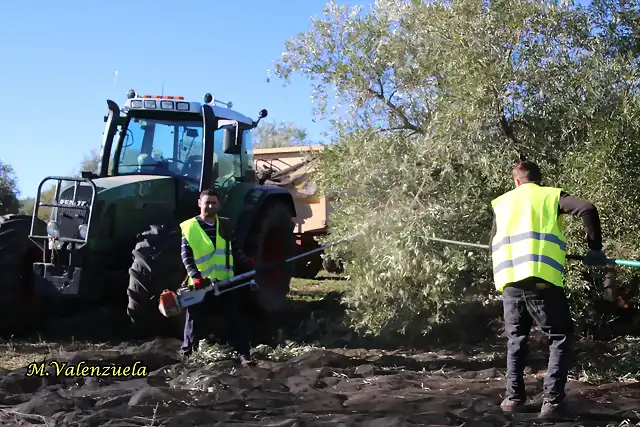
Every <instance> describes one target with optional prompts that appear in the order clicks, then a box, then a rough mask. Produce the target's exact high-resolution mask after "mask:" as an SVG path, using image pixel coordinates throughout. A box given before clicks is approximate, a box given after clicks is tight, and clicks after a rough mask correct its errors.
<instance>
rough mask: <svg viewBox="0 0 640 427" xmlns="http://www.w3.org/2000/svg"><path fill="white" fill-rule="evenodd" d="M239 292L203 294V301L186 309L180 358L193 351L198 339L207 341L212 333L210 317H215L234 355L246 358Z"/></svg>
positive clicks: (246, 342)
mask: <svg viewBox="0 0 640 427" xmlns="http://www.w3.org/2000/svg"><path fill="white" fill-rule="evenodd" d="M242 296H243V293H242V292H238V290H235V291H230V292H226V293H224V294H222V295H219V296H217V297H216V296H215V295H213V294H212V293H209V294H207V296H206V298H205V300H204V301H202V302H201V303H200V304H196V305H194V306H192V307H190V308H189V309H188V310H187V313H186V319H185V325H184V341H183V343H182V347H181V349H180V353H181V354H183V355H185V356H186V355H189V354H191V353H192V352H193V349H194V346H197V345H198V343H199V342H200V340H202V339H205V338H207V337H208V336H209V335H210V334H211V333H212V331H213V329H212V326H213V324H212V320H213V318H212V317H213V315H214V313H215V314H219V315H220V317H221V318H222V322H223V331H224V332H225V334H224V335H226V337H224V338H226V339H223V341H226V342H227V343H228V344H230V345H231V346H232V347H233V348H234V349H235V350H236V351H237V352H238V353H240V354H241V355H244V356H246V357H248V356H249V350H250V348H251V347H250V341H249V334H248V333H247V322H246V317H245V316H244V315H243V312H242V305H241V302H242V301H241V299H240V298H242Z"/></svg>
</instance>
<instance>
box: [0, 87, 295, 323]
mask: <svg viewBox="0 0 640 427" xmlns="http://www.w3.org/2000/svg"><path fill="white" fill-rule="evenodd" d="M127 98H128V99H127V100H126V102H125V105H124V107H123V108H122V109H121V108H120V107H119V106H118V105H117V104H116V103H115V102H113V101H111V100H107V104H108V107H109V112H108V115H107V116H105V123H106V128H105V132H104V136H103V142H102V149H101V163H100V167H99V171H98V173H97V174H95V173H94V172H88V171H83V172H82V177H81V178H74V177H58V176H49V177H47V178H45V179H43V180H42V182H41V183H40V186H39V188H38V196H37V198H36V202H35V207H34V212H33V215H32V216H25V215H7V216H4V217H2V218H0V272H2V273H1V274H0V291H1V292H2V295H3V298H2V299H1V301H2V307H1V308H2V310H1V311H0V313H1V314H0V329H2V330H3V331H2V332H4V333H7V332H8V333H17V332H18V331H20V330H21V329H22V328H23V327H25V326H27V324H28V323H29V322H28V320H27V319H29V320H33V319H37V318H38V316H35V315H34V314H33V313H34V312H37V313H38V314H40V315H41V316H40V321H42V313H43V311H45V310H43V307H58V308H59V307H67V306H69V305H71V306H75V303H80V304H81V305H83V306H90V305H91V304H97V305H98V306H104V305H106V304H115V305H119V306H120V307H121V310H123V312H124V310H125V307H126V312H127V314H128V317H129V318H130V320H131V322H132V323H133V325H134V326H135V329H137V330H139V331H142V332H145V333H150V334H156V333H159V331H162V330H165V329H166V326H167V323H166V322H167V321H168V319H167V318H165V317H163V316H162V315H161V314H160V312H159V310H158V296H159V294H160V293H161V292H162V291H163V290H164V289H170V290H176V289H177V288H178V287H180V285H181V284H182V283H183V282H184V280H185V278H186V271H185V269H184V267H183V265H182V261H181V256H180V239H181V233H180V229H179V223H180V222H182V221H184V220H185V219H188V218H190V217H193V216H196V215H197V214H198V213H199V208H198V205H197V199H198V197H199V193H200V191H202V190H203V189H205V188H215V189H217V191H218V192H219V193H220V194H221V198H222V202H223V208H222V211H221V213H220V214H221V215H222V216H226V217H228V218H230V219H231V220H232V221H233V223H234V226H235V231H236V236H235V237H236V243H235V244H236V245H238V246H239V247H241V248H242V249H243V250H244V251H245V253H247V255H249V256H252V257H253V258H254V260H255V261H256V264H257V266H258V267H260V266H261V265H265V264H270V263H273V262H278V261H284V260H285V259H287V258H289V257H292V256H294V255H295V254H296V242H295V237H294V229H293V227H294V223H293V217H295V215H296V212H295V207H294V203H293V200H292V197H291V194H290V193H289V192H288V191H287V190H286V189H281V188H278V187H270V186H263V185H259V184H257V182H256V177H255V171H254V160H253V148H252V143H251V130H252V129H253V128H255V127H256V126H257V125H258V122H259V121H260V119H262V118H264V117H266V116H267V111H266V110H262V111H260V115H259V118H258V120H257V121H253V120H252V119H250V118H249V117H246V116H244V115H243V114H240V113H238V112H236V111H234V110H232V109H231V104H230V103H229V104H226V106H225V107H221V106H218V105H216V103H219V101H215V100H214V99H213V97H212V96H211V94H209V93H207V94H206V95H205V96H204V102H203V103H200V102H187V101H184V98H183V97H172V96H149V95H144V96H139V95H138V94H137V93H136V92H135V91H134V90H130V91H129V92H128V94H127ZM52 181H55V182H57V184H56V190H55V198H54V200H53V201H51V202H43V201H42V200H41V193H42V190H43V186H44V184H45V183H46V182H52ZM44 206H49V207H51V209H52V214H51V219H50V221H49V222H48V223H45V222H44V221H42V220H41V219H39V218H38V212H39V209H40V208H41V207H44ZM293 268H294V266H293V265H291V263H282V264H279V267H277V268H271V269H269V270H266V271H263V272H258V273H257V275H256V277H255V279H256V282H257V284H258V289H257V290H256V291H254V292H251V295H252V298H251V301H252V303H251V304H250V307H251V309H252V310H254V311H258V312H260V313H262V314H263V315H268V314H269V313H270V312H272V311H275V310H278V309H279V308H280V307H281V306H282V304H283V303H284V301H285V300H286V297H287V294H288V292H289V285H290V281H291V278H292V276H293V274H294V270H293ZM127 283H128V286H127ZM34 301H37V302H36V303H34ZM125 301H128V302H125ZM43 302H44V303H43ZM63 310H67V309H66V308H63Z"/></svg>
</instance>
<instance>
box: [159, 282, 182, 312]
mask: <svg viewBox="0 0 640 427" xmlns="http://www.w3.org/2000/svg"><path fill="white" fill-rule="evenodd" d="M158 310H160V313H162V315H163V316H165V317H171V316H175V315H178V314H180V312H181V311H182V310H181V309H180V306H179V305H178V296H177V295H176V293H175V292H173V291H170V290H168V289H165V290H164V291H163V292H162V293H161V294H160V302H159V303H158Z"/></svg>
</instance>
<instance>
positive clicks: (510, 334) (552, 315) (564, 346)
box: [502, 279, 573, 403]
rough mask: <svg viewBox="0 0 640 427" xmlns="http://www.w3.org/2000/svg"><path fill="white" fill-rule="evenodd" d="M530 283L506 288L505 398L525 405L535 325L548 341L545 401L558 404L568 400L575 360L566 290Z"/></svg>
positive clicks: (504, 303)
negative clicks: (568, 377) (530, 339)
mask: <svg viewBox="0 0 640 427" xmlns="http://www.w3.org/2000/svg"><path fill="white" fill-rule="evenodd" d="M536 283H543V281H542V280H539V279H535V280H531V279H527V280H525V281H522V282H518V283H514V284H512V285H509V286H507V287H505V288H504V290H503V293H502V301H503V306H504V322H505V335H506V337H507V339H508V342H507V387H506V389H507V390H506V397H507V398H509V399H511V400H515V401H521V402H522V403H524V402H525V401H526V392H525V387H524V368H525V365H526V359H527V356H528V338H529V332H530V330H531V327H532V326H533V322H534V321H535V322H536V323H537V324H538V326H540V328H541V329H542V331H543V332H544V333H545V334H546V335H547V336H548V337H549V363H548V368H547V375H546V377H545V379H544V393H543V396H544V400H545V401H550V402H554V403H559V402H560V401H562V400H563V399H564V397H565V391H564V388H565V384H566V382H567V375H568V371H569V366H570V364H571V358H572V347H571V341H570V340H571V334H572V332H573V320H572V319H571V313H570V310H569V303H568V301H567V297H566V295H565V292H564V289H563V288H560V287H558V286H555V285H551V284H545V287H544V288H542V289H539V288H538V287H537V286H536Z"/></svg>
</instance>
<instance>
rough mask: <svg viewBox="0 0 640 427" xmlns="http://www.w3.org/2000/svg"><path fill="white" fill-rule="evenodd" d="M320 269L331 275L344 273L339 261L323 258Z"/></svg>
mask: <svg viewBox="0 0 640 427" xmlns="http://www.w3.org/2000/svg"><path fill="white" fill-rule="evenodd" d="M322 268H324V269H325V271H327V272H328V273H332V274H342V273H344V265H343V264H342V261H341V260H340V259H333V258H325V259H323V260H322Z"/></svg>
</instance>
